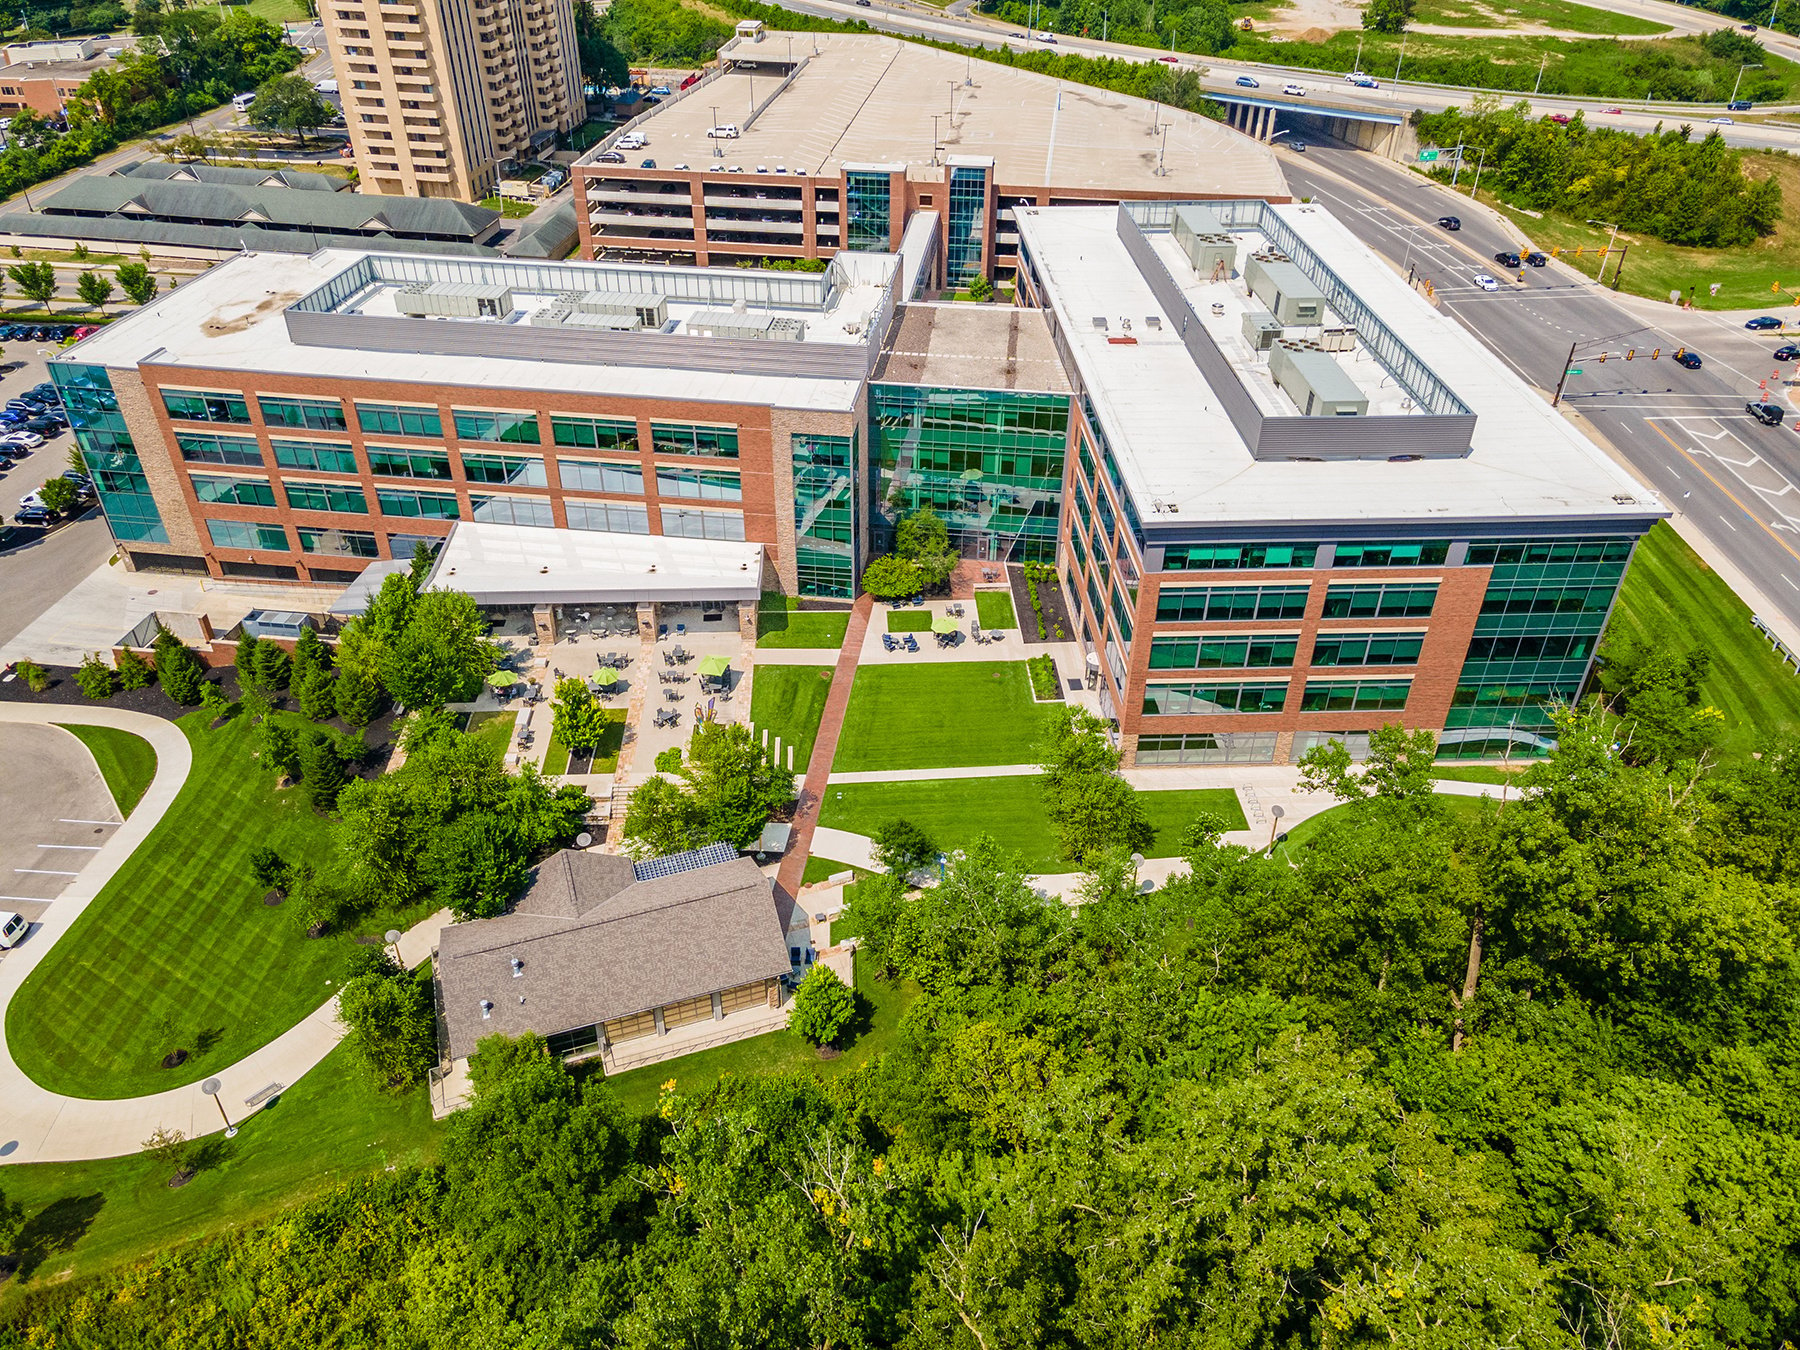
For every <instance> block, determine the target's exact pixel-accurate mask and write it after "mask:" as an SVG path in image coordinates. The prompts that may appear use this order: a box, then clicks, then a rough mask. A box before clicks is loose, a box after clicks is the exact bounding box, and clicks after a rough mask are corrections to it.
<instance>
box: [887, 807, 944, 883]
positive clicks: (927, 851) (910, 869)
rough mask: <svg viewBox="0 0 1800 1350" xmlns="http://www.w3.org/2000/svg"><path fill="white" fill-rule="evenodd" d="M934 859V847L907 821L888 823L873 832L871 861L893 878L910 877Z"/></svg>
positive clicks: (921, 832) (927, 837)
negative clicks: (873, 846) (873, 854)
mask: <svg viewBox="0 0 1800 1350" xmlns="http://www.w3.org/2000/svg"><path fill="white" fill-rule="evenodd" d="M937 856H938V846H937V844H936V843H934V842H933V841H932V838H931V836H930V835H928V834H926V833H925V831H924V830H922V829H920V828H919V827H918V826H917V825H915V824H913V823H912V822H911V821H910V820H890V821H888V822H887V823H886V824H884V825H882V826H880V827H878V828H877V829H876V831H875V861H876V862H878V863H880V864H881V866H882V868H883V869H884V870H885V871H888V872H891V873H893V874H894V875H896V876H901V877H906V876H911V875H912V874H913V873H914V872H916V871H918V870H919V869H920V868H922V867H929V866H931V864H932V863H934V862H936V861H937Z"/></svg>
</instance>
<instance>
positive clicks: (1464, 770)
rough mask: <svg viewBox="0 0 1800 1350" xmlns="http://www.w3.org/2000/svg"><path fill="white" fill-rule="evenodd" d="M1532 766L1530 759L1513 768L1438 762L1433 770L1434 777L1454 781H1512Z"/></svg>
mask: <svg viewBox="0 0 1800 1350" xmlns="http://www.w3.org/2000/svg"><path fill="white" fill-rule="evenodd" d="M1530 767H1531V761H1530V760H1524V761H1522V762H1520V763H1519V764H1518V767H1516V768H1513V769H1501V768H1497V767H1495V766H1493V765H1488V764H1461V765H1450V764H1438V765H1434V766H1433V767H1432V770H1431V776H1432V777H1433V778H1441V779H1445V780H1448V781H1449V782H1452V783H1492V784H1495V785H1498V784H1501V783H1510V782H1512V781H1513V780H1514V779H1516V778H1517V777H1518V776H1519V775H1520V774H1521V773H1523V772H1525V770H1526V769H1528V768H1530Z"/></svg>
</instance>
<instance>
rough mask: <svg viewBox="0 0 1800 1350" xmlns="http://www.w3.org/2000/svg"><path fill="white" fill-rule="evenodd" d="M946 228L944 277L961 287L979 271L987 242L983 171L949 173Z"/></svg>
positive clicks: (955, 171) (985, 183)
mask: <svg viewBox="0 0 1800 1350" xmlns="http://www.w3.org/2000/svg"><path fill="white" fill-rule="evenodd" d="M949 217H950V219H949V229H948V230H947V231H946V233H945V236H944V237H945V245H946V248H947V249H948V255H949V256H948V258H947V260H946V265H945V269H944V278H945V280H946V281H947V282H949V283H950V284H951V285H953V286H960V285H963V284H964V283H965V282H967V281H968V280H969V278H971V277H973V276H974V275H975V274H976V273H977V272H980V271H981V270H982V266H981V255H982V251H983V245H984V243H985V242H986V239H987V170H986V169H976V168H955V169H952V170H950V211H949Z"/></svg>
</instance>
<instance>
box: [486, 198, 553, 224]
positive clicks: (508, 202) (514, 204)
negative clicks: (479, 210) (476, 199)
mask: <svg viewBox="0 0 1800 1350" xmlns="http://www.w3.org/2000/svg"><path fill="white" fill-rule="evenodd" d="M481 204H482V205H483V206H485V207H486V208H487V209H488V210H490V211H498V212H499V213H500V214H501V215H502V216H503V217H505V218H506V219H507V220H523V219H524V218H525V217H526V216H528V215H530V214H531V213H532V212H533V211H535V210H537V209H538V205H539V203H537V202H522V201H520V200H518V199H517V198H516V197H487V198H484V199H483V201H482V203H481Z"/></svg>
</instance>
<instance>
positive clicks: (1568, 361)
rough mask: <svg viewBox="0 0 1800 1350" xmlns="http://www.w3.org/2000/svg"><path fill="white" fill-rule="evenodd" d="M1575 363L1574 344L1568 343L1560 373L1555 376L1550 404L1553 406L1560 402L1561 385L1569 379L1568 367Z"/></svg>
mask: <svg viewBox="0 0 1800 1350" xmlns="http://www.w3.org/2000/svg"><path fill="white" fill-rule="evenodd" d="M1574 364H1575V344H1574V343H1573V342H1571V343H1570V344H1569V354H1568V355H1567V356H1566V357H1564V358H1563V368H1562V374H1561V375H1559V376H1557V378H1556V393H1555V394H1553V395H1551V398H1550V406H1551V407H1552V408H1554V407H1555V406H1556V405H1557V404H1559V403H1561V402H1562V391H1563V385H1565V384H1567V383H1568V381H1569V367H1570V366H1572V365H1574Z"/></svg>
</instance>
